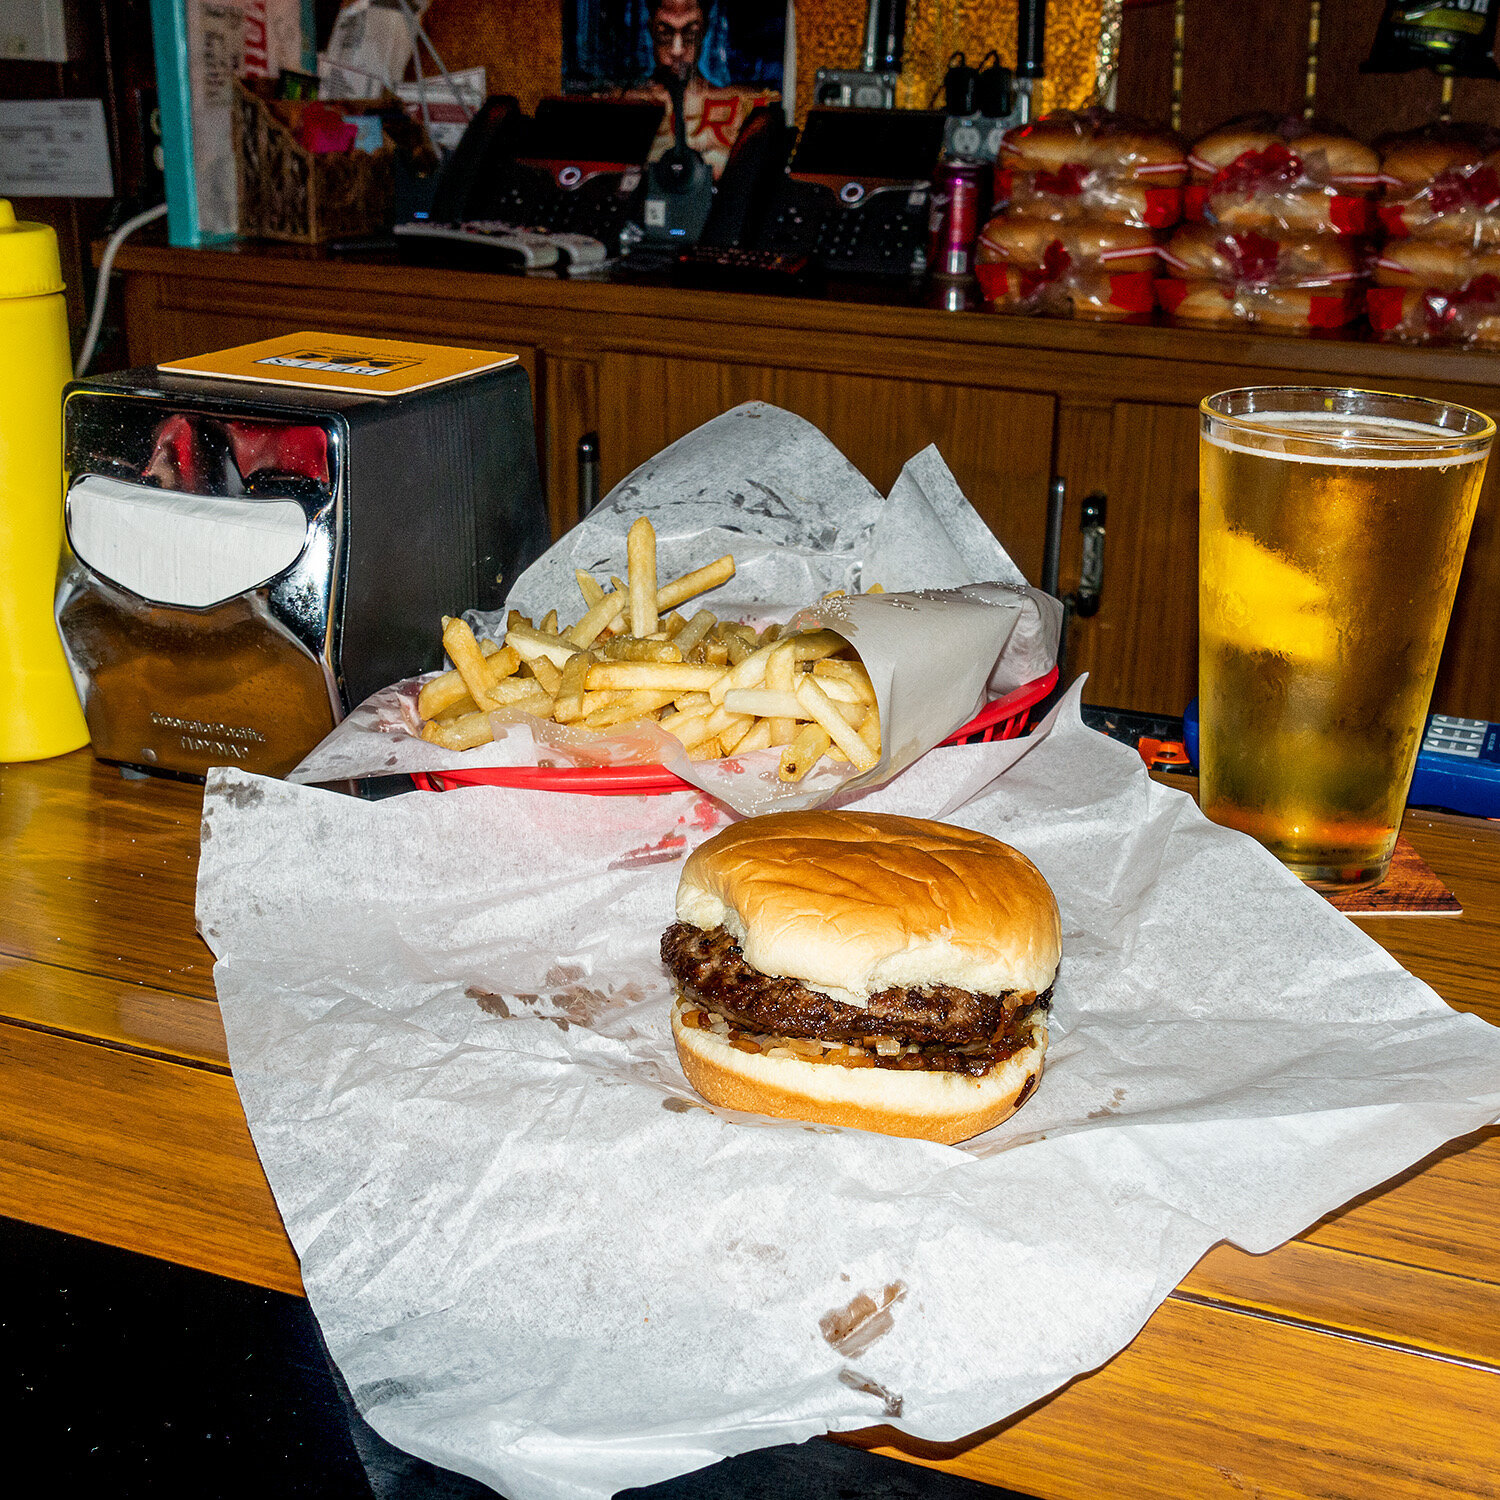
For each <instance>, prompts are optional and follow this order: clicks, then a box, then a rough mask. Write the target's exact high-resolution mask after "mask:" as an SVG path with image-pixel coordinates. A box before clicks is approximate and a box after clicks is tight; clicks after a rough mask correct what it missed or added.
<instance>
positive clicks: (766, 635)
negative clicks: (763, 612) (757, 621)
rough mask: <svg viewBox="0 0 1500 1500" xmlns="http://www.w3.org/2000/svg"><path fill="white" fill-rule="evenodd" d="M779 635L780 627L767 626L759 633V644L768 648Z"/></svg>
mask: <svg viewBox="0 0 1500 1500" xmlns="http://www.w3.org/2000/svg"><path fill="white" fill-rule="evenodd" d="M780 635H781V626H780V625H774V624H772V625H767V626H766V628H765V629H764V630H762V631H761V633H760V643H761V645H762V646H769V645H770V644H771V642H772V641H774V640H776V639H777V638H778V637H779V636H780Z"/></svg>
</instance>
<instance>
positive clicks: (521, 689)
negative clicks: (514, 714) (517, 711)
mask: <svg viewBox="0 0 1500 1500" xmlns="http://www.w3.org/2000/svg"><path fill="white" fill-rule="evenodd" d="M538 695H540V696H542V697H551V694H550V693H548V692H547V690H546V689H545V688H544V687H543V686H542V685H541V683H540V682H538V681H537V680H536V678H534V677H521V676H519V675H518V676H515V677H507V678H506V679H505V680H504V681H503V682H497V683H496V684H495V685H494V686H493V687H492V688H491V689H490V697H491V698H493V699H494V706H495V707H496V708H512V707H514V706H515V705H516V704H518V703H526V702H527V701H528V700H530V699H532V698H535V697H537V696H538Z"/></svg>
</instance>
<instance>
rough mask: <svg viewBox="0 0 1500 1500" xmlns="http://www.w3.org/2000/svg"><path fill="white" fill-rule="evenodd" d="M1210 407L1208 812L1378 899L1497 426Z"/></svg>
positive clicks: (1366, 410) (1277, 394)
mask: <svg viewBox="0 0 1500 1500" xmlns="http://www.w3.org/2000/svg"><path fill="white" fill-rule="evenodd" d="M1199 410H1200V414H1201V423H1200V428H1199V432H1200V445H1199V454H1200V464H1201V473H1200V478H1201V512H1200V516H1201V529H1200V533H1199V658H1198V673H1199V694H1198V707H1199V716H1200V733H1199V757H1198V758H1199V770H1200V773H1201V786H1200V795H1201V799H1202V804H1203V811H1204V812H1205V813H1207V814H1208V816H1209V817H1210V818H1212V819H1213V820H1214V822H1216V823H1223V824H1226V825H1227V826H1228V827H1230V828H1238V829H1240V830H1241V831H1243V832H1245V833H1248V834H1250V835H1251V836H1252V837H1254V838H1256V839H1259V840H1260V842H1261V843H1262V844H1264V845H1265V846H1266V847H1267V848H1268V849H1269V850H1271V852H1272V853H1273V854H1275V855H1276V856H1277V857H1278V858H1279V859H1280V860H1282V862H1283V863H1285V864H1286V865H1287V866H1288V868H1289V869H1291V870H1292V872H1293V873H1294V874H1296V875H1298V876H1300V877H1301V878H1302V879H1303V880H1305V881H1307V882H1308V884H1310V885H1312V886H1314V887H1316V888H1319V889H1324V890H1347V889H1352V888H1353V887H1356V886H1361V885H1374V884H1378V883H1379V882H1380V881H1381V880H1383V879H1384V878H1385V874H1386V870H1387V868H1388V867H1389V865H1390V861H1391V853H1392V851H1393V850H1394V849H1395V846H1396V831H1397V829H1398V827H1399V826H1400V822H1401V813H1402V810H1403V809H1404V807H1405V805H1406V793H1407V789H1408V788H1409V787H1410V785H1411V776H1412V770H1413V768H1414V767H1415V765H1416V758H1417V749H1418V746H1419V744H1420V743H1421V738H1422V730H1423V726H1424V725H1425V723H1426V719H1427V705H1428V701H1429V700H1430V699H1431V697H1432V684H1433V679H1434V677H1435V676H1436V675H1437V666H1438V657H1439V655H1440V654H1441V652H1442V649H1443V636H1444V634H1445V632H1446V631H1447V628H1448V616H1449V613H1450V612H1451V610H1452V608H1453V594H1454V590H1455V589H1456V587H1457V586H1458V574H1459V569H1460V567H1461V566H1462V563H1463V557H1464V547H1465V545H1466V544H1467V542H1468V539H1469V527H1470V524H1471V523H1472V522H1473V519H1474V508H1475V506H1476V504H1477V503H1478V499H1479V487H1480V484H1481V483H1482V482H1483V479H1484V470H1485V463H1486V461H1487V459H1488V456H1489V450H1490V442H1491V440H1492V439H1493V437H1494V435H1495V424H1494V423H1493V422H1492V421H1491V420H1490V419H1489V418H1488V417H1486V416H1484V415H1482V414H1481V413H1479V412H1475V411H1470V410H1469V409H1468V408H1467V407H1463V406H1453V405H1449V404H1447V403H1444V402H1441V401H1427V400H1422V399H1420V398H1418V397H1415V396H1394V395H1384V394H1381V393H1379V392H1376V391H1347V390H1320V389H1317V388H1314V387H1304V386H1264V387H1252V388H1249V389H1246V390H1239V391H1224V392H1222V393H1221V394H1219V395H1217V396H1210V397H1209V398H1208V399H1207V400H1206V401H1204V402H1203V404H1202V406H1201V407H1200V408H1199Z"/></svg>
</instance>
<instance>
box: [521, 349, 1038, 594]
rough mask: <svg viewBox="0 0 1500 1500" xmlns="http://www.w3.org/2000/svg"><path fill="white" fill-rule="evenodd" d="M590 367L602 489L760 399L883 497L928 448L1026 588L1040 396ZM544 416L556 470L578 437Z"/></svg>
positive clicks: (839, 377) (682, 365)
mask: <svg viewBox="0 0 1500 1500" xmlns="http://www.w3.org/2000/svg"><path fill="white" fill-rule="evenodd" d="M591 363H592V365H593V368H594V371H595V376H594V379H593V386H594V391H595V392H596V394H595V395H594V399H595V400H596V401H597V423H596V424H593V425H596V426H597V430H598V432H599V447H600V462H601V468H602V483H603V488H604V490H605V491H606V492H607V491H608V490H609V489H610V488H611V487H612V486H613V485H615V484H616V483H618V482H619V481H620V480H621V479H623V478H624V477H625V476H626V475H627V474H628V473H629V472H630V471H631V470H632V469H634V468H635V467H636V466H637V465H638V464H641V463H644V462H645V461H646V460H647V459H648V458H650V457H651V456H652V455H653V454H655V453H657V452H659V451H660V450H661V449H662V448H664V447H666V445H667V444H668V443H670V442H672V441H674V440H675V439H677V438H679V437H681V436H682V435H683V434H684V433H687V432H691V431H692V429H693V428H695V427H697V426H699V425H700V424H702V423H704V422H706V421H708V420H709V419H710V418H711V417H716V416H718V415H719V414H720V413H721V412H725V411H728V410H729V409H730V408H731V407H734V406H738V405H739V404H740V403H741V402H743V401H768V402H770V403H772V404H773V405H775V406H781V407H785V408H786V409H787V410H788V411H793V412H796V413H797V415H798V416H801V417H805V418H807V420H808V421H809V422H811V423H813V424H814V426H816V427H818V428H820V429H821V430H822V431H823V432H825V433H826V434H827V435H828V437H829V438H830V439H831V440H832V441H833V442H834V443H835V444H836V445H837V446H838V448H839V449H840V450H841V451H842V452H843V453H844V454H845V455H846V456H847V457H848V458H849V460H850V461H851V462H852V463H853V464H854V465H855V466H856V467H857V468H858V469H859V470H860V471H861V472H862V473H863V474H865V475H866V476H867V477H868V478H869V480H870V482H871V483H872V484H874V485H875V486H876V488H877V489H879V490H881V491H882V492H886V491H888V490H889V489H890V487H891V485H892V484H894V483H895V480H896V476H897V475H898V474H899V473H900V472H901V466H902V465H903V464H904V463H905V462H906V461H907V459H909V458H910V457H911V456H912V455H913V454H915V453H918V452H920V451H921V450H922V449H923V448H925V447H926V446H927V445H928V444H929V443H935V444H936V445H937V447H938V451H939V452H940V453H941V454H942V455H943V458H944V459H945V460H946V462H947V464H948V466H949V467H950V468H951V469H952V470H953V473H954V475H955V477H956V478H957V479H958V482H959V484H960V485H961V486H962V488H963V491H964V493H965V494H966V495H967V496H968V497H969V500H970V501H971V502H972V504H973V505H974V508H975V509H976V510H977V511H978V512H979V514H980V515H981V516H983V517H984V519H985V521H986V522H987V523H988V525H989V527H990V529H991V530H992V531H993V532H994V533H995V535H996V536H997V537H999V539H1000V541H1001V542H1002V543H1003V544H1004V546H1005V548H1006V550H1007V551H1008V552H1009V553H1010V555H1011V556H1012V557H1013V558H1014V559H1015V562H1016V565H1017V566H1018V567H1019V568H1020V569H1021V571H1022V572H1023V573H1025V574H1026V576H1027V577H1028V578H1029V579H1031V580H1032V581H1033V582H1035V581H1036V580H1037V579H1038V578H1039V577H1040V574H1041V567H1042V547H1043V544H1044V540H1045V531H1046V513H1047V483H1048V479H1049V478H1050V476H1051V472H1052V426H1053V413H1054V407H1055V404H1056V403H1055V401H1054V398H1053V397H1052V396H1050V395H1038V394H1034V393H1029V392H1019V391H996V390H981V389H977V388H974V387H971V386H958V385H947V384H939V383H937V382H934V381H922V380H911V379H902V378H901V377H900V376H899V375H892V376H867V375H850V374H844V373H842V372H837V371H821V370H789V369H778V368H774V367H771V366H766V365H747V364H729V363H719V362H717V361H710V360H691V359H674V358H669V357H663V356H658V355H646V354H619V353H611V352H604V353H601V354H599V355H597V356H596V357H595V358H594V359H593V361H591ZM559 381H560V384H563V385H567V386H569V387H570V388H571V389H573V390H575V391H582V390H586V389H587V388H588V386H589V384H590V382H589V381H588V380H586V379H582V378H580V375H579V372H577V371H573V370H569V371H566V372H562V375H560V377H559ZM550 389H551V384H550V380H549V391H550ZM548 420H549V427H551V426H553V425H554V424H555V426H556V430H557V432H558V433H559V441H557V442H556V444H555V445H553V444H551V443H550V442H549V446H555V447H556V449H557V451H558V457H559V460H560V461H561V462H563V463H564V464H566V463H567V462H568V459H569V455H568V452H567V440H568V437H570V436H571V435H572V434H573V433H574V431H575V430H586V429H585V428H584V426H583V424H581V423H579V422H578V421H577V420H576V418H569V417H567V416H566V414H564V413H557V414H554V413H552V412H551V411H550V410H549V416H548ZM573 441H574V442H576V438H574V439H573ZM570 484H571V480H569V479H567V478H566V477H563V478H562V481H561V483H560V484H555V485H554V487H553V491H552V493H553V500H554V506H558V505H560V504H561V505H565V504H566V503H567V494H568V489H569V486H570Z"/></svg>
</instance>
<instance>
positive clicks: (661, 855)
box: [607, 833, 687, 870]
mask: <svg viewBox="0 0 1500 1500" xmlns="http://www.w3.org/2000/svg"><path fill="white" fill-rule="evenodd" d="M686 849H687V839H685V838H684V837H683V836H682V834H680V833H667V834H663V835H662V837H661V838H659V839H658V840H657V841H656V842H655V843H654V844H643V845H642V846H641V847H640V848H639V849H630V850H627V851H626V852H625V853H624V854H622V855H620V857H619V858H618V859H612V860H610V862H609V864H608V866H607V868H608V869H611V870H635V869H639V868H640V867H641V866H642V865H665V864H670V863H671V862H672V861H673V860H675V859H680V858H681V857H682V855H683V853H684V852H685V851H686Z"/></svg>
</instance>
